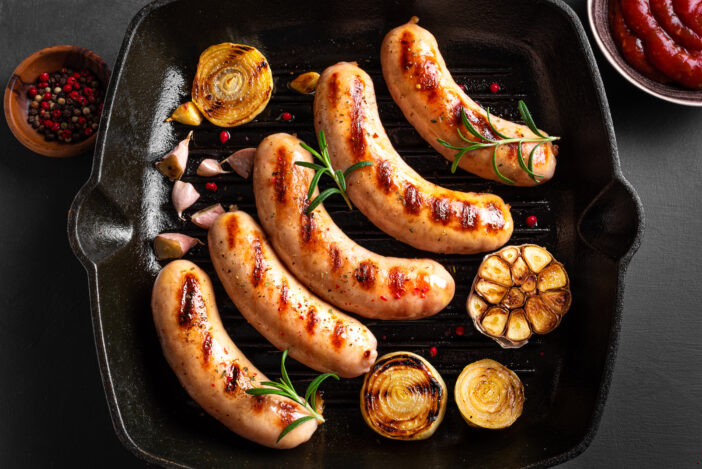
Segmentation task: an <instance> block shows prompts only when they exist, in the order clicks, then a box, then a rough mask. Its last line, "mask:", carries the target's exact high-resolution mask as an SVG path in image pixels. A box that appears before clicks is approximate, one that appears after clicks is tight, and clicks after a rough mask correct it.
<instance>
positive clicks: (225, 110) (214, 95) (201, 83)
mask: <svg viewBox="0 0 702 469" xmlns="http://www.w3.org/2000/svg"><path fill="white" fill-rule="evenodd" d="M272 93H273V75H272V73H271V68H270V66H269V65H268V61H267V60H266V58H265V57H264V56H263V54H261V53H260V52H259V51H258V50H257V49H256V48H254V47H251V46H246V45H243V44H232V43H231V42H225V43H222V44H216V45H214V46H210V47H208V48H207V49H206V50H205V51H204V52H203V53H202V54H201V55H200V61H199V62H198V64H197V72H196V74H195V79H194V80H193V90H192V95H193V102H194V103H195V105H196V106H197V107H198V109H199V110H200V112H201V113H202V115H203V116H205V118H206V119H207V120H208V121H210V122H212V123H213V124H214V125H217V126H220V127H235V126H237V125H241V124H246V123H247V122H249V121H251V120H252V119H253V118H254V117H256V116H257V115H259V114H260V113H261V111H263V110H264V109H265V107H266V105H267V104H268V101H269V100H270V99H271V94H272Z"/></svg>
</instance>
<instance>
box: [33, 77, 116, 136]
mask: <svg viewBox="0 0 702 469" xmlns="http://www.w3.org/2000/svg"><path fill="white" fill-rule="evenodd" d="M27 96H28V97H29V98H30V103H29V110H28V111H27V122H28V123H29V124H30V125H31V126H32V127H33V128H34V129H35V130H36V131H37V132H38V133H40V134H42V135H43V136H44V138H45V139H46V140H47V141H52V140H58V141H60V142H65V143H75V142H78V141H80V140H84V139H86V138H88V137H90V136H91V135H93V134H94V133H95V131H96V130H97V128H98V122H99V120H100V114H101V112H102V100H103V91H102V83H100V81H99V80H98V78H97V77H96V76H95V75H94V74H93V73H92V72H91V71H90V70H87V69H85V70H81V71H80V72H74V71H73V70H70V69H67V68H62V69H61V70H58V71H56V72H42V73H40V74H39V76H38V77H37V82H36V84H35V85H34V86H31V87H30V88H29V89H28V90H27ZM88 98H91V99H90V100H89V99H88Z"/></svg>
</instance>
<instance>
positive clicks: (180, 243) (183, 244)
mask: <svg viewBox="0 0 702 469" xmlns="http://www.w3.org/2000/svg"><path fill="white" fill-rule="evenodd" d="M196 244H204V243H203V242H202V241H200V240H199V239H197V238H193V237H191V236H187V235H184V234H181V233H161V234H160V235H158V236H156V239H154V252H155V253H156V259H158V260H159V261H160V260H163V259H179V258H181V257H183V256H184V255H185V253H186V252H188V251H189V250H190V249H191V248H192V247H193V246H195V245H196Z"/></svg>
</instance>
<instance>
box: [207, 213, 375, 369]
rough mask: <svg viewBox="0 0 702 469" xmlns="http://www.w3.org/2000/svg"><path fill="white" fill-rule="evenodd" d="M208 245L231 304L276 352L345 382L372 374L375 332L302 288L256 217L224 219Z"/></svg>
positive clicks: (228, 216)
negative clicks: (370, 370)
mask: <svg viewBox="0 0 702 469" xmlns="http://www.w3.org/2000/svg"><path fill="white" fill-rule="evenodd" d="M208 245H209V249H210V257H211V258H212V263H213V264H214V267H215V270H216V271H217V275H218V276H219V279H220V280H221V281H222V284H223V285H224V288H225V290H226V291H227V294H228V295H229V298H231V300H232V301H233V302H234V304H235V305H236V307H237V308H238V309H239V311H240V312H241V314H242V315H243V316H244V317H245V318H246V320H247V321H248V322H249V323H250V324H251V325H252V326H253V327H254V328H256V330H258V332H260V333H261V334H262V335H263V336H264V337H265V338H266V339H268V340H269V341H270V342H271V343H272V344H273V345H274V346H276V347H278V348H279V349H285V348H287V349H289V350H290V356H291V357H293V358H294V359H295V360H297V361H299V362H300V363H303V364H304V365H307V366H309V367H310V368H313V369H315V370H317V371H322V372H336V373H337V374H338V375H339V376H341V377H343V378H352V377H355V376H359V375H361V374H363V373H365V372H367V371H368V370H369V369H370V367H371V365H372V364H373V363H374V362H375V358H376V357H377V355H378V353H377V351H376V345H377V342H376V339H375V337H374V336H373V334H372V333H371V332H370V330H368V329H367V328H366V327H365V326H364V325H363V324H361V323H360V322H359V321H357V320H356V319H353V318H351V317H349V316H348V315H346V314H344V313H342V312H341V311H339V310H337V309H336V308H334V307H333V306H331V305H330V304H328V303H325V302H324V301H322V300H321V299H319V298H317V297H316V296H315V295H314V294H313V293H312V292H310V291H309V290H308V289H307V288H306V287H305V286H303V285H302V284H301V283H300V282H299V281H298V280H297V279H296V278H295V277H294V276H293V275H292V274H291V273H290V272H289V271H288V270H287V269H286V268H285V266H283V264H282V263H281V262H280V260H279V259H278V257H277V256H276V254H275V252H274V251H273V248H272V247H271V245H270V244H269V243H268V240H267V239H266V236H265V235H264V234H263V231H262V230H261V228H260V226H259V225H258V223H256V222H255V221H254V219H253V218H251V216H249V215H248V214H246V213H244V212H241V211H238V212H229V213H225V214H222V215H220V216H219V217H218V218H217V219H216V220H215V222H214V224H213V225H212V227H211V228H210V231H209V233H208Z"/></svg>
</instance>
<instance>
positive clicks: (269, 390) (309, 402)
mask: <svg viewBox="0 0 702 469" xmlns="http://www.w3.org/2000/svg"><path fill="white" fill-rule="evenodd" d="M287 357H288V349H285V350H284V351H283V358H282V359H281V360H280V375H281V378H280V382H279V383H277V382H275V381H261V385H262V386H268V387H265V388H263V387H262V388H251V389H247V390H246V394H251V395H252V396H262V395H264V394H276V395H278V396H283V397H287V398H288V399H292V400H293V401H295V402H297V403H298V404H300V405H301V406H303V407H304V408H305V409H307V411H308V412H309V413H310V414H312V415H306V416H305V417H300V418H299V419H297V420H295V421H293V422H292V423H290V424H289V425H288V426H287V427H285V428H284V429H283V431H282V432H280V435H278V439H277V440H276V443H277V442H279V441H280V440H282V439H283V437H284V436H285V435H287V434H288V433H290V432H291V431H293V430H294V429H295V428H297V427H298V426H299V425H301V424H303V423H305V422H307V421H308V420H312V419H317V420H318V421H319V422H320V423H324V417H322V415H321V414H319V413H318V412H317V404H316V402H315V399H316V397H317V389H318V388H319V385H320V384H322V382H323V381H324V380H325V379H327V378H334V379H337V380H338V379H339V377H338V376H337V375H336V373H324V374H322V375H319V376H317V377H316V378H315V379H313V380H312V382H311V383H310V384H309V386H307V391H305V397H304V398H303V397H300V396H299V395H298V394H297V391H295V388H294V387H293V384H292V381H290V377H289V376H288V372H287V371H286V370H285V359H286V358H287Z"/></svg>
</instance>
